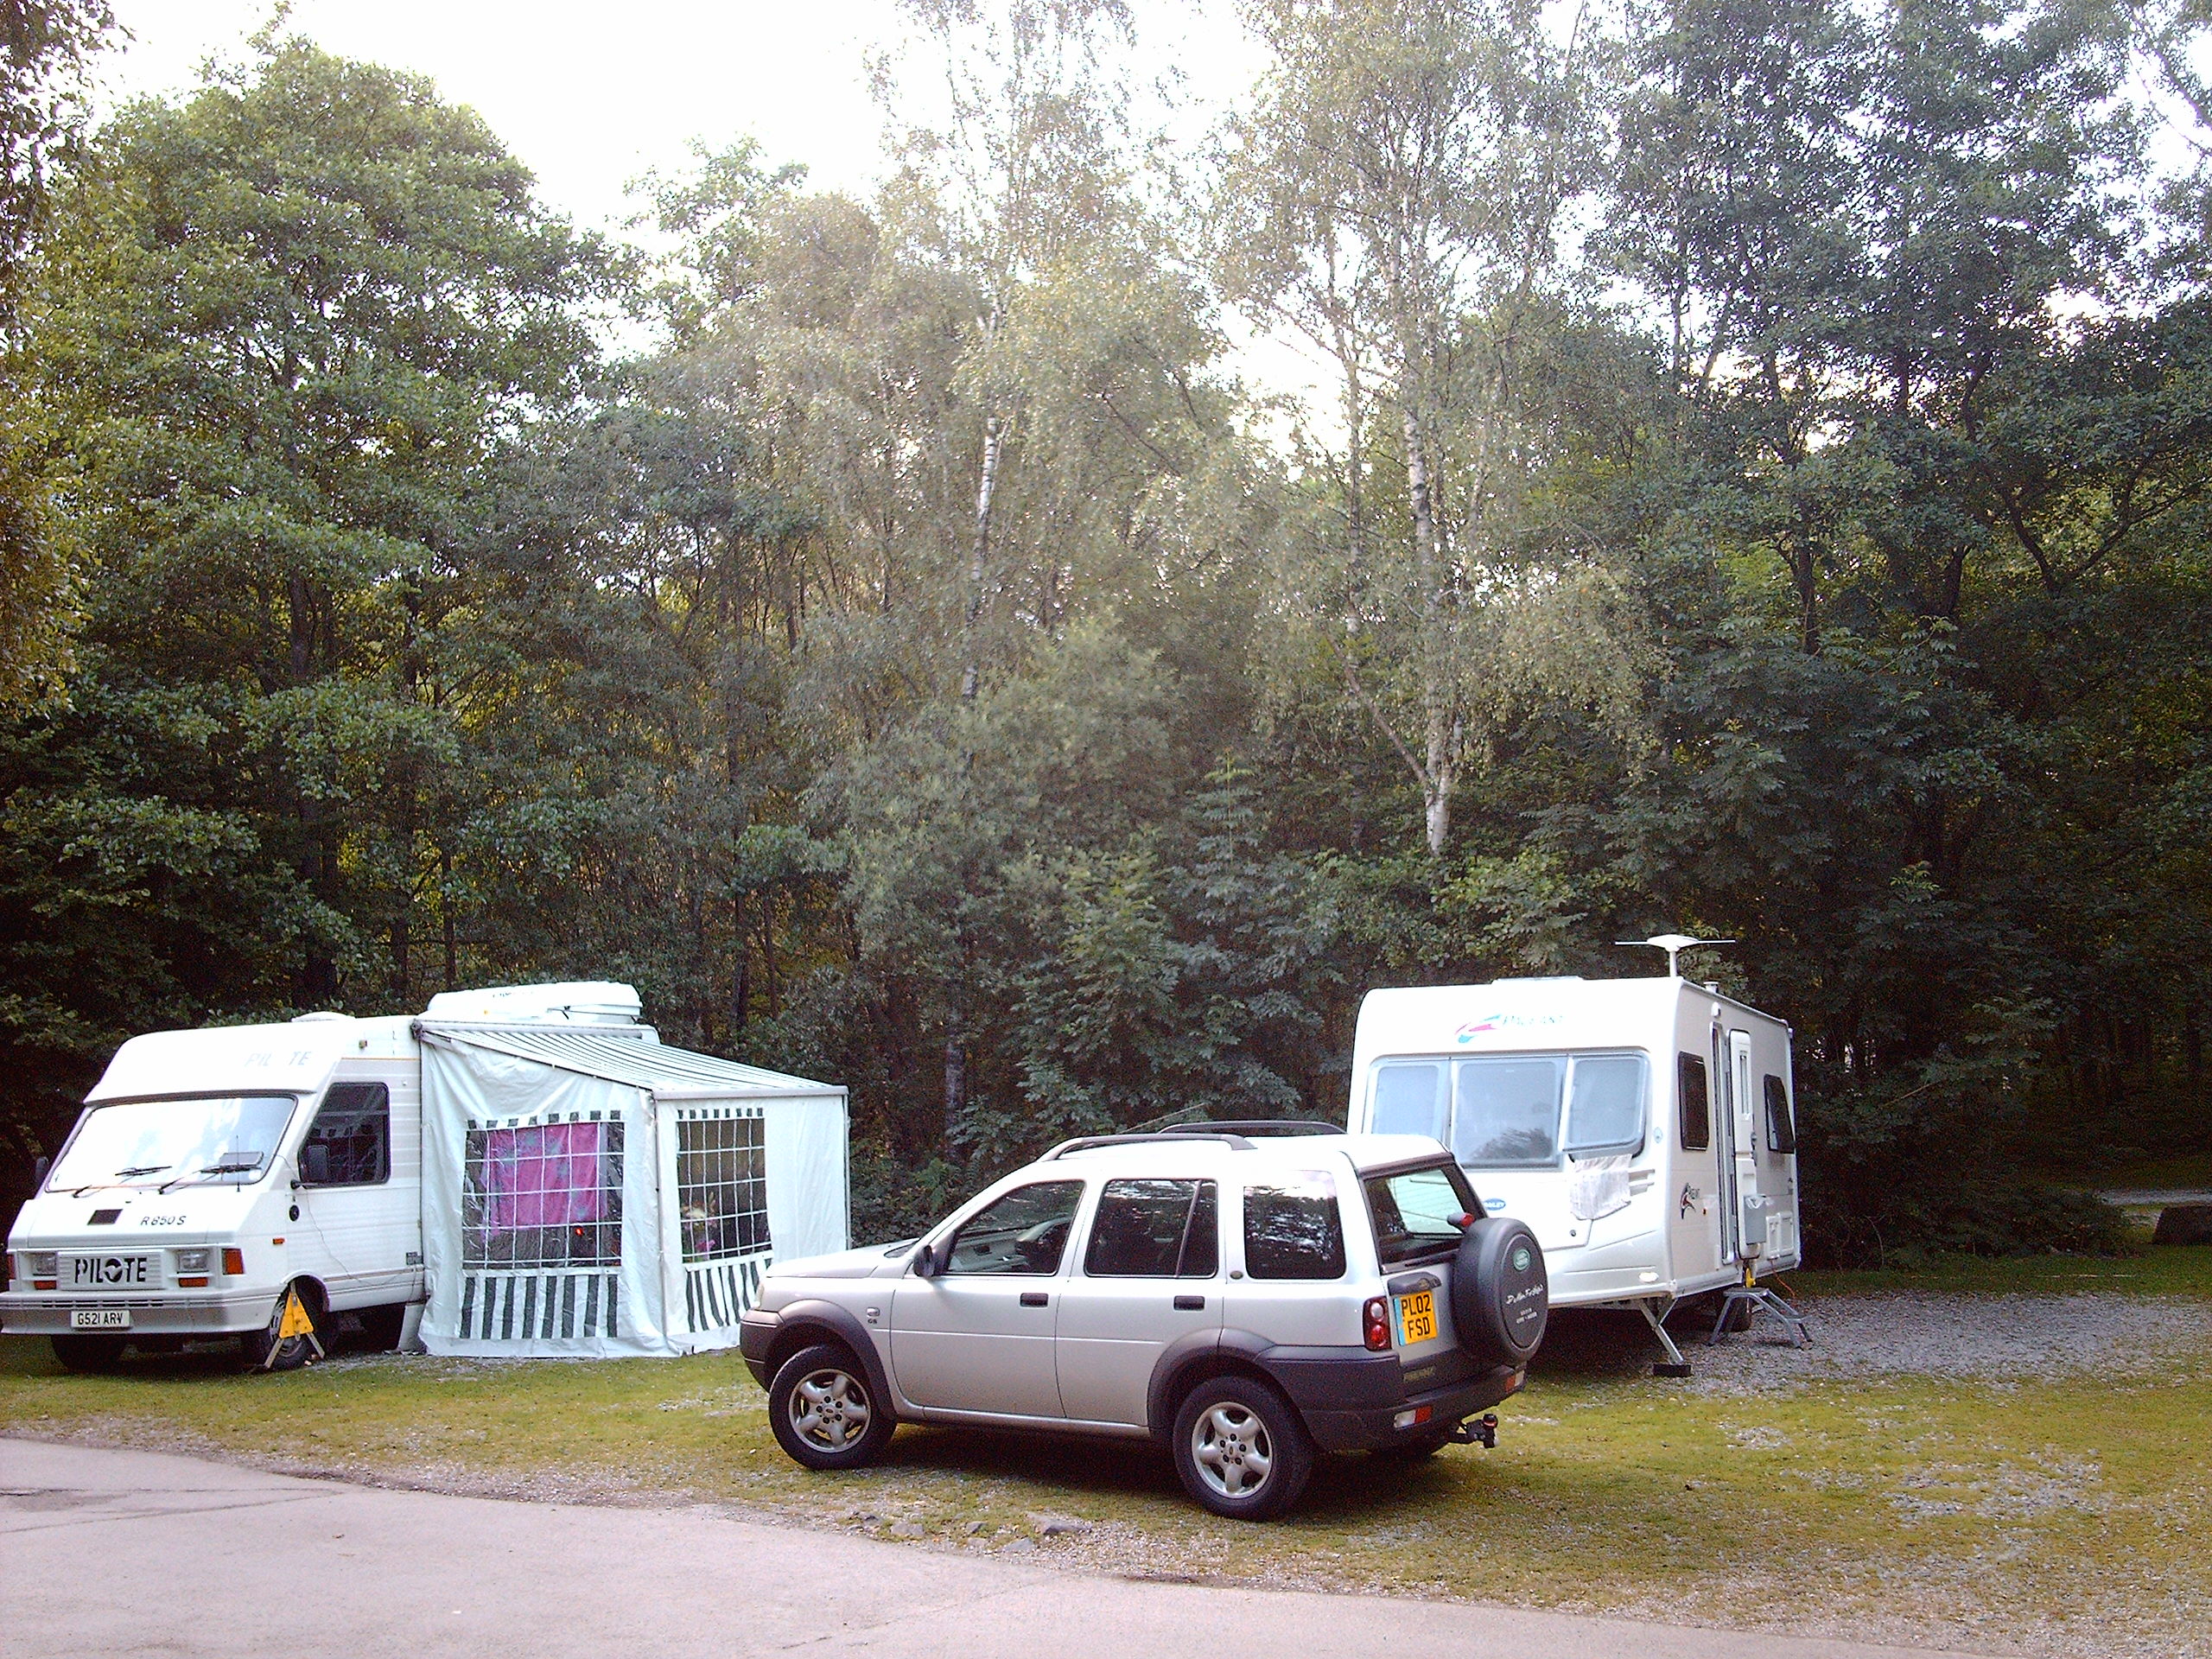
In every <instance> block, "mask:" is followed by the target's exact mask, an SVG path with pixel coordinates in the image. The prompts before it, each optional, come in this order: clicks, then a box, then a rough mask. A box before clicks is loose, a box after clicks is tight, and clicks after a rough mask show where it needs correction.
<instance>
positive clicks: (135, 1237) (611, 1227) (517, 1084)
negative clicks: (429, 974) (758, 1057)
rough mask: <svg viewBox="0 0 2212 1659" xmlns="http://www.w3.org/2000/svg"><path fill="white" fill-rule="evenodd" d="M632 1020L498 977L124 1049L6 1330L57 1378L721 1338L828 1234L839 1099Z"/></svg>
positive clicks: (25, 1233)
mask: <svg viewBox="0 0 2212 1659" xmlns="http://www.w3.org/2000/svg"><path fill="white" fill-rule="evenodd" d="M639 1013H640V1007H639V1000H638V995H637V993H636V992H635V991H634V990H632V988H630V987H629V986H626V985H616V984H607V983H598V982H586V983H571V984H557V985H531V986H509V987H501V988H494V989H490V990H478V991H455V992H448V993H444V994H442V995H438V996H435V997H433V998H432V999H431V1001H430V1003H429V1007H427V1008H426V1009H425V1010H424V1012H423V1014H422V1015H421V1016H419V1017H414V1016H407V1015H399V1016H393V1017H388V1018H379V1019H353V1018H351V1017H348V1016H346V1015H343V1014H303V1015H302V1016H301V1017H300V1018H299V1019H297V1020H292V1021H290V1022H289V1023H286V1024H282V1025H259V1026H233V1027H210V1028H205V1029H200V1030H196V1031H169V1032H157V1033H151V1034H149V1035H146V1036H141V1037H134V1038H132V1039H130V1041H129V1042H126V1043H125V1044H124V1046H122V1048H121V1049H119V1050H118V1052H117V1053H116V1056H115V1058H114V1059H113V1060H112V1061H111V1062H110V1064H109V1065H108V1068H107V1071H105V1074H104V1075H103V1076H102V1077H101V1078H100V1080H99V1084H96V1085H95V1086H94V1087H93V1089H92V1091H91V1093H90V1094H89V1095H88V1096H86V1106H85V1109H84V1112H83V1113H82V1115H81V1116H79V1118H78V1121H77V1124H76V1127H75V1128H74V1129H73V1130H72V1131H71V1133H70V1135H69V1138H68V1140H67V1141H65V1142H64V1143H63V1145H62V1147H61V1150H60V1154H59V1155H58V1156H57V1157H56V1158H55V1160H54V1163H53V1166H52V1167H51V1168H50V1169H48V1170H45V1171H43V1172H42V1173H41V1180H40V1182H39V1185H38V1190H37V1192H35V1194H34V1195H33V1196H32V1198H30V1200H29V1202H28V1203H26V1204H25V1205H23V1207H22V1212H21V1213H20V1214H19V1215H18V1217H16V1223H15V1225H14V1227H13V1228H12V1229H10V1232H9V1236H8V1259H7V1282H6V1288H5V1291H4V1292H3V1293H0V1326H4V1328H5V1329H6V1330H7V1331H9V1332H11V1333H40V1334H44V1335H47V1336H49V1337H51V1338H53V1340H54V1351H55V1353H56V1355H57V1357H60V1360H61V1361H62V1363H64V1364H65V1365H68V1366H70V1367H71V1368H72V1369H98V1368H100V1367H104V1366H105V1365H107V1364H109V1363H111V1362H113V1361H114V1360H115V1359H117V1358H118V1357H120V1356H121V1354H122V1352H123V1351H124V1347H125V1346H126V1344H136V1345H137V1346H138V1347H139V1348H141V1349H148V1348H154V1349H159V1348H174V1347H176V1346H179V1345H181V1344H182V1343H183V1342H185V1341H188V1340H192V1339H195V1338H212V1337H221V1336H226V1335H235V1336H237V1337H239V1338H242V1339H243V1342H244V1345H245V1354H246V1357H247V1359H248V1361H249V1362H250V1363H255V1364H257V1365H265V1366H269V1367H271V1368H286V1367H289V1366H290V1365H294V1364H297V1363H304V1362H305V1361H306V1360H307V1359H308V1358H309V1357H312V1356H313V1355H314V1354H315V1353H316V1352H318V1351H321V1350H322V1348H324V1347H325V1346H326V1345H327V1341H328V1340H329V1338H332V1337H333V1336H334V1335H335V1334H336V1333H337V1332H338V1330H339V1329H340V1325H341V1323H342V1322H344V1321H345V1320H346V1319H353V1320H358V1321H359V1322H360V1324H361V1325H363V1326H364V1327H365V1329H366V1331H367V1332H368V1333H369V1334H370V1336H371V1337H372V1339H373V1340H375V1341H377V1342H378V1343H380V1344H382V1345H384V1346H391V1344H394V1343H395V1342H399V1341H401V1340H402V1339H403V1336H404V1337H405V1338H413V1337H414V1336H415V1335H416V1329H417V1328H419V1332H420V1335H421V1338H422V1339H423V1342H424V1343H425V1344H427V1345H428V1346H429V1347H430V1349H431V1350H432V1351H435V1352H450V1353H563V1354H576V1355H603V1354H613V1353H666V1352H689V1351H694V1350H696V1349H699V1348H705V1347H717V1346H730V1345H734V1344H735V1342H736V1339H737V1323H738V1319H739V1316H740V1314H741V1313H742V1311H743V1308H744V1307H745V1306H748V1305H749V1303H750V1300H751V1298H752V1294H753V1290H754V1288H755V1287H757V1286H758V1283H759V1278H760V1273H761V1272H762V1271H763V1270H764V1269H765V1268H766V1265H767V1264H768V1262H770V1261H771V1260H772V1259H773V1246H774V1244H775V1243H780V1244H781V1245H782V1246H783V1247H784V1253H785V1254H786V1255H790V1254H794V1253H795V1254H799V1255H810V1254H814V1253H817V1252H819V1251H822V1250H826V1249H842V1248H843V1246H844V1244H845V1243H846V1242H847V1240H846V1231H847V1229H846V1171H845V1155H844V1154H845V1105H846V1103H845V1091H844V1090H842V1089H839V1088H836V1087H833V1086H830V1085H827V1084H816V1083H810V1082H808V1081H807V1080H805V1079H804V1078H797V1077H785V1076H783V1075H782V1074H780V1073H777V1072H772V1071H760V1070H759V1069H757V1068H754V1067H751V1066H743V1065H735V1064H734V1063H732V1062H729V1061H727V1060H720V1059H716V1058H713V1057H711V1056H707V1055H698V1054H690V1053H687V1052H685V1051H683V1050H681V1049H675V1048H668V1047H664V1046H662V1045H661V1043H660V1041H659V1039H658V1033H655V1031H654V1030H653V1028H652V1027H651V1026H648V1025H644V1024H641V1023H639ZM772 1241H773V1243H772ZM426 1256H427V1261H426Z"/></svg>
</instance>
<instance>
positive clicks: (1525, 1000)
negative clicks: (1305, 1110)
mask: <svg viewBox="0 0 2212 1659" xmlns="http://www.w3.org/2000/svg"><path fill="white" fill-rule="evenodd" d="M1670 963H1671V957H1670ZM1795 1104H1796V1102H1795V1084H1794V1083H1793V1080H1792V1078H1791V1075H1790V1065H1789V1027H1788V1026H1786V1025H1785V1024H1783V1022H1782V1021H1781V1020H1777V1019H1775V1018H1774V1017H1773V1016H1771V1015H1770V1014H1761V1013H1760V1012H1759V1011H1758V1009H1756V1008H1753V1007H1749V1006H1748V1005H1746V1004H1745V1003H1743V1002H1739V1001H1736V1000H1735V999H1734V998H1733V997H1730V996H1726V995H1722V994H1721V993H1720V992H1719V991H1718V990H1717V989H1715V988H1712V987H1710V986H1706V985H1700V984H1696V983H1694V982H1691V981H1688V980H1684V979H1682V978H1680V977H1678V976H1676V975H1675V974H1674V973H1672V972H1669V974H1668V975H1666V976H1663V977H1660V978H1652V979H1599V980H1585V979H1580V978H1569V977H1561V978H1552V979H1502V980H1498V981H1497V982H1494V983H1491V984H1488V985H1441V986H1426V987H1421V988H1413V989H1406V990H1378V991H1370V992H1369V993H1368V995H1367V996H1366V998H1365V1000H1364V1001H1363V1002H1362V1003H1361V1004H1360V1010H1359V1027H1358V1032H1357V1037H1356V1039H1355V1041H1354V1045H1353V1049H1352V1076H1351V1118H1350V1125H1349V1127H1350V1128H1351V1133H1353V1134H1355V1135H1364V1134H1375V1135H1407V1134H1411V1135H1433V1136H1435V1137H1436V1138H1437V1139H1438V1140H1440V1141H1443V1142H1444V1143H1445V1144H1446V1146H1448V1147H1451V1148H1452V1153H1453V1154H1454V1156H1455V1157H1457V1159H1458V1160H1459V1164H1460V1165H1461V1166H1462V1167H1463V1168H1465V1170H1466V1171H1467V1172H1468V1173H1469V1176H1470V1177H1471V1180H1472V1182H1473V1185H1474V1187H1475V1190H1476V1191H1477V1192H1478V1193H1480V1194H1481V1195H1482V1198H1483V1200H1484V1205H1485V1206H1486V1207H1487V1208H1488V1209H1489V1210H1491V1211H1492V1212H1493V1213H1498V1214H1504V1215H1510V1216H1512V1217H1515V1218H1516V1219H1517V1220H1520V1221H1523V1222H1526V1223H1527V1224H1529V1227H1530V1228H1531V1229H1532V1230H1534V1231H1535V1235H1536V1237H1537V1239H1538V1240H1539V1241H1540V1242H1541V1243H1542V1245H1543V1247H1544V1260H1545V1264H1546V1267H1547V1268H1548V1271H1549V1273H1550V1275H1551V1304H1552V1306H1554V1307H1574V1306H1584V1307H1588V1306H1601V1307H1602V1306H1614V1307H1622V1308H1633V1309H1635V1310H1636V1311H1637V1312H1639V1313H1642V1314H1643V1316H1644V1318H1645V1319H1647V1320H1648V1321H1649V1323H1650V1325H1651V1327H1652V1330H1653V1332H1654V1333H1655V1334H1656V1336H1657V1337H1658V1338H1659V1340H1660V1343H1661V1344H1662V1346H1663V1347H1665V1348H1666V1350H1667V1352H1668V1357H1669V1360H1670V1361H1671V1362H1672V1363H1673V1367H1675V1368H1681V1366H1682V1358H1681V1353H1680V1351H1678V1350H1676V1348H1675V1345H1674V1344H1673V1342H1672V1340H1671V1339H1670V1338H1669V1337H1668V1335H1667V1333H1666V1332H1665V1330H1664V1329H1663V1327H1662V1326H1661V1325H1660V1324H1659V1321H1660V1320H1661V1319H1664V1318H1665V1317H1666V1314H1667V1312H1668V1310H1669V1309H1670V1308H1671V1307H1672V1306H1674V1305H1675V1302H1676V1300H1679V1299H1681V1298H1682V1297H1686V1296H1691V1295H1694V1294H1698V1293H1700V1292H1702V1291H1707V1290H1713V1289H1722V1288H1728V1287H1743V1286H1745V1285H1748V1284H1751V1283H1752V1282H1753V1281H1755V1280H1756V1279H1757V1278H1758V1277H1759V1276H1763V1275H1764V1274H1771V1273H1776V1272H1779V1271H1783V1270H1784V1269H1787V1268H1794V1267H1796V1265H1797V1264H1798V1262H1799V1260H1800V1251H1799V1236H1798V1205H1797V1156H1796V1151H1797V1135H1796V1116H1795ZM1762 1300H1764V1299H1762ZM1771 1306H1775V1307H1776V1309H1777V1311H1780V1305H1779V1304H1778V1303H1776V1304H1772V1305H1771Z"/></svg>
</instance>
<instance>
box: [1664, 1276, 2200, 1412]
mask: <svg viewBox="0 0 2212 1659" xmlns="http://www.w3.org/2000/svg"><path fill="white" fill-rule="evenodd" d="M1800 1311H1801V1312H1802V1313H1804V1315H1805V1317H1806V1319H1807V1321H1808V1324H1809V1325H1810V1328H1811V1332H1812V1338H1813V1344H1814V1345H1813V1346H1812V1347H1810V1348H1792V1347H1790V1346H1789V1343H1788V1340H1787V1338H1786V1337H1785V1336H1784V1335H1783V1332H1782V1328H1781V1326H1779V1325H1777V1324H1775V1323H1774V1322H1773V1321H1772V1320H1770V1319H1762V1320H1761V1321H1760V1322H1759V1324H1758V1325H1757V1326H1755V1327H1754V1328H1753V1329H1752V1331H1751V1332H1749V1333H1748V1334H1739V1335H1735V1336H1729V1337H1724V1338H1721V1341H1720V1344H1719V1346H1718V1347H1713V1348H1708V1347H1707V1346H1706V1345H1705V1338H1704V1330H1705V1328H1707V1327H1700V1328H1699V1329H1698V1331H1697V1332H1694V1334H1693V1333H1691V1332H1680V1331H1678V1332H1675V1341H1676V1342H1678V1343H1680V1344H1681V1348H1682V1352H1683V1354H1684V1356H1685V1357H1687V1358H1688V1360H1689V1362H1690V1364H1691V1366H1692V1368H1693V1370H1692V1376H1691V1381H1690V1384H1689V1386H1690V1388H1691V1389H1692V1390H1693V1391H1694V1392H1698V1393H1708V1394H1763V1393H1768V1392H1772V1391H1775V1390H1777V1389H1789V1388H1790V1387H1793V1386H1794V1385H1796V1384H1797V1383H1809V1382H1817V1381H1821V1380H1823V1379H1828V1378H1836V1377H1853V1376H1942V1377H1957V1378H1961V1379H1969V1380H1972V1381H1974V1382H1977V1383H1996V1384H2003V1383H2008V1382H2012V1381H2015V1380H2017V1379H2018V1378H2021V1377H2028V1378H2031V1379H2042V1378H2049V1377H2052V1376H2068V1375H2073V1374H2077V1373H2087V1372H2091V1371H2094V1372H2095V1373H2096V1374H2097V1375H2099V1376H2107V1377H2109V1376H2146V1375H2151V1374H2153V1373H2158V1372H2167V1373H2175V1372H2178V1371H2186V1372H2189V1373H2191V1374H2196V1373H2201V1372H2202V1371H2203V1370H2205V1369H2207V1368H2208V1367H2212V1354H2209V1353H2208V1352H2207V1351H2206V1344H2207V1343H2208V1342H2209V1341H2212V1309H2208V1308H2207V1306H2206V1305H2205V1304H2204V1303H2202V1302H2200V1301H2194V1300H2187V1299H2184V1298H2181V1297H2142V1296H2119V1295H2112V1294H2088V1293H2085V1294H2081V1295H2076V1296H2030V1295H2007V1296H1959V1295H1942V1294H1931V1293H1925V1292H1917V1291H1896V1292H1891V1293H1888V1294H1879V1295H1866V1296H1830V1297H1822V1298H1820V1299H1819V1300H1809V1301H1807V1302H1806V1303H1805V1304H1803V1306H1802V1308H1801V1310H1800Z"/></svg>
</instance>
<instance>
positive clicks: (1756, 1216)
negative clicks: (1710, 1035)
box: [1728, 1031, 1766, 1261]
mask: <svg viewBox="0 0 2212 1659" xmlns="http://www.w3.org/2000/svg"><path fill="white" fill-rule="evenodd" d="M1757 1084H1758V1077H1756V1076H1755V1075H1754V1074H1753V1071H1752V1068H1751V1033H1750V1032H1748V1031H1731V1032H1730V1033H1728V1123H1729V1145H1730V1147H1731V1149H1732V1151H1733V1152H1734V1154H1735V1160H1734V1171H1733V1173H1734V1177H1735V1200H1736V1201H1735V1203H1734V1204H1732V1205H1730V1206H1729V1217H1730V1219H1731V1220H1732V1222H1733V1224H1734V1226H1735V1255H1736V1256H1737V1259H1738V1260H1739V1261H1740V1260H1743V1259H1745V1258H1747V1257H1755V1256H1758V1255H1761V1254H1762V1253H1764V1250H1765V1249H1766V1222H1765V1217H1764V1209H1763V1205H1762V1201H1761V1199H1760V1197H1759V1128H1758V1110H1759V1094H1758V1087H1757Z"/></svg>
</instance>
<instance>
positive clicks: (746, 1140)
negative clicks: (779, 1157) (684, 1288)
mask: <svg viewBox="0 0 2212 1659" xmlns="http://www.w3.org/2000/svg"><path fill="white" fill-rule="evenodd" d="M676 1190H677V1205H678V1209H679V1211H680V1213H681V1215H682V1217H683V1259H684V1261H685V1262H721V1261H728V1260H733V1259H734V1258H736V1257H738V1256H745V1255H758V1254H760V1252H762V1251H764V1250H766V1249H767V1248H768V1243H769V1241H768V1168H767V1150H766V1120H765V1117H764V1116H763V1114H762V1111H761V1109H760V1107H758V1106H709V1107H694V1108H690V1109H686V1110H685V1111H683V1113H682V1115H681V1116H678V1118H677V1123H676ZM694 1328H695V1329H696V1321H695V1322H694Z"/></svg>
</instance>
